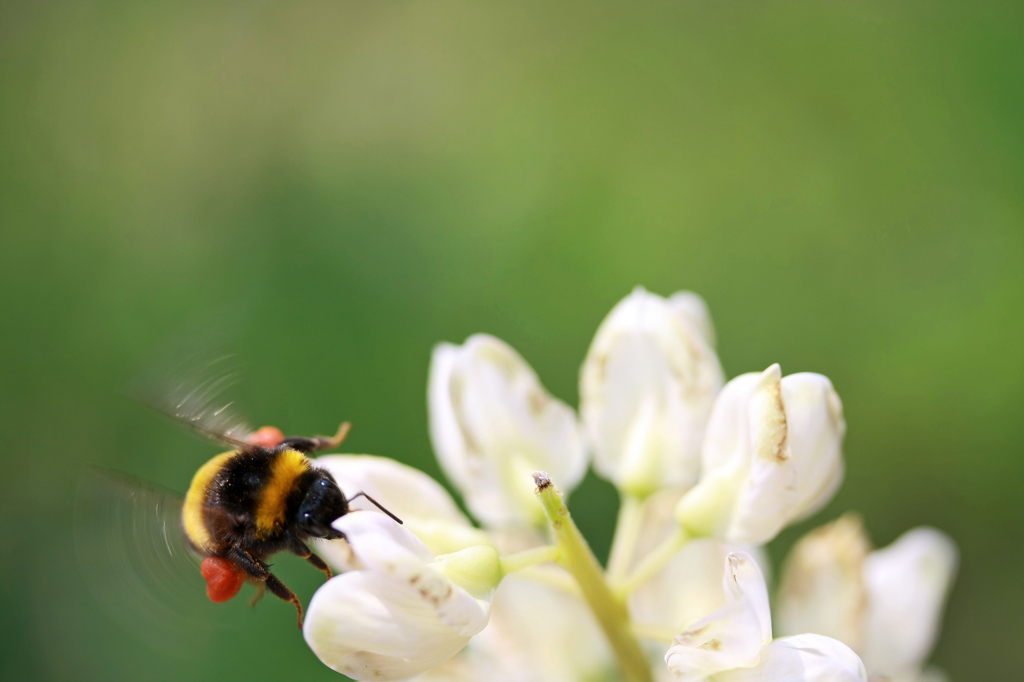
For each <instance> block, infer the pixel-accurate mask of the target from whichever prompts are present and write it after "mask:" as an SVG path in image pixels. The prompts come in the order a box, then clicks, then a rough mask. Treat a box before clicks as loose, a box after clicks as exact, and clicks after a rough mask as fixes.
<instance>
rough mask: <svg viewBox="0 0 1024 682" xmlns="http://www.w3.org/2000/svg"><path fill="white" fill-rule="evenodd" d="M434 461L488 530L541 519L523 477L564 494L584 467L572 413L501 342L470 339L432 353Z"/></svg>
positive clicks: (530, 487)
mask: <svg viewBox="0 0 1024 682" xmlns="http://www.w3.org/2000/svg"><path fill="white" fill-rule="evenodd" d="M428 405H429V408H430V435H431V439H432V441H433V443H434V450H435V452H436V453H437V457H438V461H439V462H440V463H441V467H442V468H443V469H444V471H445V473H446V474H447V475H448V477H449V478H450V479H451V481H452V483H454V484H455V485H456V486H457V487H458V488H459V491H460V492H461V493H462V495H463V497H464V498H465V500H466V505H467V506H468V507H469V509H470V511H472V512H473V514H474V516H476V517H477V518H478V519H480V520H481V521H483V522H484V523H486V524H488V525H491V526H514V525H530V524H535V523H537V522H539V521H540V520H542V519H543V512H542V511H541V508H540V505H539V504H538V503H537V501H536V500H535V499H534V495H533V479H532V478H531V476H530V472H532V471H534V470H538V469H540V470H544V471H548V472H549V473H551V475H552V476H555V477H557V480H559V481H561V482H562V485H563V486H565V488H567V489H571V488H572V487H574V486H575V485H576V484H577V483H579V481H580V479H581V478H582V477H583V474H584V472H585V471H586V467H587V458H586V451H585V449H584V443H583V438H582V434H581V429H580V427H579V424H578V422H577V420H576V414H575V412H574V411H573V409H572V408H570V407H569V406H568V405H566V404H565V403H563V402H561V401H559V400H556V399H555V398H553V397H552V396H551V395H550V394H549V393H548V392H547V391H546V390H545V389H544V387H543V386H541V383H540V380H539V379H538V378H537V375H536V374H535V373H534V371H533V370H532V369H531V368H530V366H529V365H528V364H526V361H524V360H523V359H522V358H521V357H520V356H519V354H518V353H516V352H515V351H514V350H513V349H512V348H511V347H510V346H509V345H508V344H506V343H504V342H503V341H500V340H499V339H496V338H494V337H493V336H487V335H485V334H477V335H475V336H471V337H470V338H469V339H467V340H466V343H465V344H464V345H462V346H454V345H451V344H446V343H443V344H440V345H438V346H437V347H436V348H435V349H434V355H433V358H432V359H431V364H430V382H429V388H428Z"/></svg>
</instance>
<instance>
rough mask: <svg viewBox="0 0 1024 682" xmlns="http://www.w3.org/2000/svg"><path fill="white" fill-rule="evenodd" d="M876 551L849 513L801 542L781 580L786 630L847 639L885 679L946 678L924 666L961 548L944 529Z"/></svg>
mask: <svg viewBox="0 0 1024 682" xmlns="http://www.w3.org/2000/svg"><path fill="white" fill-rule="evenodd" d="M869 550H870V545H869V543H868V540H867V537H866V536H865V535H864V532H863V529H862V528H861V526H860V522H859V520H857V519H856V517H852V516H850V515H847V516H844V517H842V518H840V519H839V520H837V521H835V522H833V523H831V524H828V525H826V526H823V527H822V528H819V529H817V530H815V531H812V532H811V533H809V534H808V535H807V536H805V537H804V538H803V539H801V540H800V541H799V542H798V543H797V544H796V546H794V548H793V551H792V552H791V554H790V557H789V559H788V560H787V562H786V568H785V571H784V573H783V576H782V580H781V586H780V590H779V599H778V610H779V616H780V618H779V621H780V626H781V628H780V629H781V630H782V631H783V632H787V633H794V632H815V633H819V634H824V635H829V636H833V637H836V638H837V639H841V640H842V641H844V642H846V643H847V644H849V645H850V646H851V647H853V648H854V649H855V650H856V651H857V652H858V653H860V655H861V656H862V657H863V659H864V664H865V665H866V666H867V669H868V671H870V673H871V674H872V676H876V677H878V678H884V679H892V680H897V681H899V682H917V681H918V680H925V679H932V678H934V677H935V676H937V675H941V673H940V672H938V671H935V670H924V671H923V670H922V668H923V664H924V661H925V659H926V658H927V657H928V654H929V653H930V652H931V650H932V647H933V646H934V645H935V640H936V637H937V636H938V631H939V625H940V622H941V617H942V608H943V605H944V603H945V599H946V594H947V592H948V591H949V587H950V585H951V584H952V581H953V576H954V574H955V572H956V565H957V550H956V545H955V544H954V543H953V541H952V540H951V539H949V537H948V536H946V535H945V534H944V533H941V532H940V531H937V530H935V529H932V528H917V529H914V530H911V531H909V532H907V533H905V534H904V535H903V536H902V537H900V538H899V539H898V540H897V541H896V542H894V543H893V544H892V545H890V546H889V547H886V548H885V549H881V550H877V551H875V552H871V553H869Z"/></svg>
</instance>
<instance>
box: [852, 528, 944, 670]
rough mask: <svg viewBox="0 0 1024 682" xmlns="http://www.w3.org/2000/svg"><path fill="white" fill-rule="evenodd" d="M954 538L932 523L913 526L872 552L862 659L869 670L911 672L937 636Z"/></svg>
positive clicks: (866, 568) (867, 565)
mask: <svg viewBox="0 0 1024 682" xmlns="http://www.w3.org/2000/svg"><path fill="white" fill-rule="evenodd" d="M957 562H958V552H957V548H956V544H955V543H954V542H953V540H952V539H950V537H949V536H948V535H946V534H945V533H943V532H941V531H938V530H936V529H934V528H915V529H913V530H910V531H907V532H906V533H904V534H903V535H902V536H900V538H899V539H897V540H896V542H894V543H892V544H891V545H889V546H888V547H886V548H884V549H880V550H878V551H875V552H872V553H871V554H870V555H869V556H868V558H867V561H866V563H865V565H864V580H865V582H866V584H867V590H868V610H867V616H866V619H865V641H864V649H863V655H864V663H865V664H866V665H867V666H868V669H869V670H870V671H871V673H872V674H873V675H886V676H898V675H903V674H909V673H915V672H916V671H918V670H919V669H920V668H921V665H922V664H923V662H924V660H925V659H926V658H927V657H928V654H929V653H931V650H932V647H933V646H934V645H935V640H936V638H937V637H938V632H939V625H940V623H941V619H942V609H943V607H944V605H945V602H946V595H947V594H948V592H949V588H950V586H951V585H952V583H953V578H954V576H955V575H956V569H957Z"/></svg>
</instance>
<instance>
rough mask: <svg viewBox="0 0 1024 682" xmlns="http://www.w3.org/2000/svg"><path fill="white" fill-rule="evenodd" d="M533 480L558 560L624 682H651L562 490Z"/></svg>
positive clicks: (541, 478)
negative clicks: (612, 654) (607, 645)
mask: <svg viewBox="0 0 1024 682" xmlns="http://www.w3.org/2000/svg"><path fill="white" fill-rule="evenodd" d="M533 480H534V482H536V484H537V496H538V497H539V498H540V501H541V504H542V505H543V506H544V513H545V514H547V517H548V521H549V522H550V523H551V528H552V529H553V531H554V534H555V540H556V541H557V543H558V547H559V549H560V550H561V551H560V553H559V557H558V561H559V563H561V564H562V566H564V567H565V569H566V570H567V571H568V572H569V573H570V575H572V577H573V578H575V579H576V582H577V583H578V584H579V586H580V591H581V592H582V593H583V598H584V599H585V600H586V602H587V605H588V606H590V610H591V611H593V613H594V616H595V617H596V618H597V622H598V623H599V624H600V625H601V629H602V630H603V631H604V634H605V636H606V637H607V638H608V641H609V643H610V644H611V645H612V649H614V651H615V655H616V657H617V658H618V659H619V665H620V666H621V667H622V672H623V675H624V677H625V679H626V680H627V682H653V680H654V678H653V677H652V676H651V670H650V668H649V667H648V665H647V659H646V658H645V657H644V652H643V650H642V649H641V648H640V642H639V641H638V640H637V638H636V636H635V635H634V634H633V628H632V625H631V624H630V621H629V611H628V610H627V609H626V604H625V602H623V601H621V600H619V599H616V597H615V595H614V594H613V593H612V591H611V588H609V587H608V583H607V582H605V579H604V573H603V572H602V571H601V564H599V563H598V562H597V559H596V558H595V557H594V553H593V552H592V551H591V549H590V545H588V544H587V541H586V540H585V539H584V538H583V535H582V534H581V533H580V531H579V529H578V528H577V527H576V524H575V523H573V520H572V517H571V516H570V515H569V510H568V509H567V508H566V506H565V504H564V503H563V501H562V493H561V491H559V490H558V488H556V487H555V486H554V485H552V483H551V479H550V478H548V475H547V474H545V473H543V472H540V471H537V472H534V474H533Z"/></svg>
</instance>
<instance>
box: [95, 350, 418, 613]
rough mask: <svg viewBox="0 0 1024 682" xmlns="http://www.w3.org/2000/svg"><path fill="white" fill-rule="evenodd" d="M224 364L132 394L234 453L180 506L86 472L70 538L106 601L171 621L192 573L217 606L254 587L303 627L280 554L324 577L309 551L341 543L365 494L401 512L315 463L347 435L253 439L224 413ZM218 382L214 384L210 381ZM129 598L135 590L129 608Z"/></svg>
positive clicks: (207, 468)
mask: <svg viewBox="0 0 1024 682" xmlns="http://www.w3.org/2000/svg"><path fill="white" fill-rule="evenodd" d="M220 364H222V363H220V361H215V362H212V363H207V364H204V365H200V366H192V368H191V369H190V370H187V371H185V370H183V371H182V373H176V374H175V377H176V378H175V379H174V381H173V382H167V381H162V382H156V381H149V382H146V383H145V384H144V386H143V388H144V389H145V390H138V389H133V390H130V391H129V394H130V395H131V396H132V397H134V398H136V399H137V400H139V401H140V402H142V403H143V404H145V405H147V406H148V407H151V408H153V409H155V410H157V411H158V412H161V413H163V414H165V415H167V416H170V417H172V418H174V419H176V420H177V421H179V422H181V423H183V424H185V425H187V426H189V427H191V428H192V429H194V430H196V431H197V432H199V433H200V434H201V435H203V436H206V437H207V438H209V439H211V440H214V441H216V442H219V443H221V444H226V445H228V446H230V447H231V448H232V449H231V450H229V451H228V452H224V453H222V454H219V455H216V456H215V457H213V458H212V459H210V460H209V461H208V462H206V463H205V464H203V465H202V466H201V467H200V468H199V470H198V471H196V473H195V475H194V476H193V477H192V482H191V485H190V486H189V488H188V492H187V493H186V494H185V497H184V499H182V498H181V496H180V495H178V494H176V493H173V492H171V491H167V490H163V489H161V488H159V487H158V486H154V485H152V484H149V483H146V482H145V481H141V480H138V479H133V478H132V477H130V476H127V475H125V474H121V473H119V472H116V471H111V470H105V469H99V468H88V469H87V471H86V475H85V476H83V478H82V482H81V483H80V485H79V493H78V502H77V505H76V518H75V537H76V545H77V549H78V554H79V560H80V562H81V564H82V567H83V569H84V570H85V572H86V573H87V574H88V575H89V577H90V580H89V583H90V586H91V587H94V588H95V590H94V591H97V592H98V593H101V594H102V596H101V600H102V601H104V602H108V603H109V602H116V603H118V604H124V605H126V606H129V607H134V608H135V609H136V610H149V611H152V614H145V615H147V616H150V615H153V616H155V615H157V614H160V618H161V619H163V620H166V619H167V618H168V617H170V618H173V615H174V612H175V610H176V609H175V607H173V606H172V607H168V605H169V603H170V602H174V603H175V605H178V604H182V605H187V606H189V607H190V608H189V610H191V601H190V600H188V599H185V598H184V597H180V598H179V593H180V588H179V586H181V585H184V584H191V582H192V581H193V580H194V578H192V577H191V576H194V575H195V574H194V573H193V571H194V570H195V566H196V564H197V563H199V568H200V572H201V573H202V575H203V577H204V578H205V580H206V583H207V596H208V597H209V598H210V600H211V601H214V602H223V601H227V600H228V599H231V598H232V597H234V596H235V595H236V594H237V593H238V591H239V590H240V589H241V587H242V585H243V584H244V583H245V582H246V581H249V582H252V583H254V584H255V585H256V588H257V593H256V595H255V597H254V598H253V600H252V601H251V602H250V603H251V604H253V605H255V603H256V602H257V601H259V599H260V598H262V596H263V594H264V592H265V591H266V590H269V591H270V593H271V594H273V595H274V596H276V597H278V598H280V599H282V600H284V601H286V602H290V603H291V604H293V605H294V606H295V609H296V611H297V613H298V622H299V628H300V629H301V628H302V616H303V609H302V603H301V602H300V601H299V598H298V597H297V596H296V595H295V593H294V592H292V591H291V590H290V589H289V588H288V587H287V586H286V585H285V584H284V583H283V582H281V580H280V579H279V578H278V577H277V576H275V575H274V574H273V573H272V572H271V571H270V566H269V565H268V564H267V560H268V559H269V558H270V557H272V556H273V555H275V554H277V553H279V552H290V553H292V554H295V555H297V556H299V557H300V558H303V559H305V560H306V561H307V562H309V563H310V564H311V565H312V566H313V567H315V568H316V569H318V570H320V571H323V572H324V574H326V576H327V577H328V578H330V577H331V569H330V567H328V565H327V564H326V563H325V562H324V561H323V560H322V559H321V558H320V557H318V556H317V555H316V554H314V553H313V552H312V551H311V550H310V548H309V545H308V543H309V542H310V541H311V540H314V539H324V540H337V539H343V538H344V534H342V533H341V532H339V531H337V530H335V529H334V528H333V527H332V526H331V524H332V523H333V522H334V521H335V520H336V519H338V518H340V517H342V516H344V515H345V514H347V513H348V512H349V510H350V507H349V503H350V502H352V500H354V499H356V498H358V497H365V498H366V500H367V501H369V502H370V503H372V504H374V505H375V506H376V507H377V508H379V509H380V510H381V511H382V512H384V513H385V514H387V515H388V516H390V517H391V518H392V519H394V520H395V521H396V522H397V523H401V520H400V519H398V518H397V517H396V516H395V515H394V514H392V513H391V512H389V511H388V510H387V509H385V508H384V507H382V506H381V505H380V504H379V503H378V502H377V501H376V500H374V499H373V498H371V497H370V496H369V495H367V494H366V493H363V492H359V493H357V494H355V495H353V496H352V497H348V498H347V497H346V496H345V494H344V493H343V492H342V491H341V489H340V488H339V487H338V484H337V483H336V482H335V480H334V478H333V477H332V476H331V474H330V473H329V472H328V471H326V470H325V469H322V468H320V467H317V466H316V464H315V463H314V462H313V461H312V460H310V458H309V455H311V454H313V453H315V452H319V451H322V450H328V449H332V448H336V447H338V446H339V445H340V444H341V442H342V441H343V440H344V439H345V436H346V435H347V434H348V431H349V424H348V423H347V422H346V423H344V424H342V425H341V427H340V428H339V429H338V432H337V433H336V434H335V435H334V436H333V437H325V436H316V437H312V438H303V437H292V438H285V437H284V435H283V434H282V433H281V432H280V431H279V430H277V429H276V428H273V427H263V428H262V429H259V430H257V431H253V430H252V429H250V428H249V427H248V425H247V424H246V423H245V422H244V421H243V420H241V419H240V418H238V417H237V416H236V415H235V414H234V413H233V412H232V411H231V409H230V408H231V405H232V404H231V403H230V402H229V403H227V404H224V403H223V402H222V401H221V398H220V396H221V394H222V392H223V391H224V389H225V387H226V386H228V385H229V384H230V383H231V376H230V375H225V374H223V373H221V374H219V375H218V374H215V373H214V372H215V371H218V370H219V365H220ZM209 376H213V378H207V377H209ZM126 590H134V591H135V592H134V593H133V595H132V598H131V599H130V600H125V599H124V598H123V597H124V596H126Z"/></svg>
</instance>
